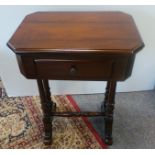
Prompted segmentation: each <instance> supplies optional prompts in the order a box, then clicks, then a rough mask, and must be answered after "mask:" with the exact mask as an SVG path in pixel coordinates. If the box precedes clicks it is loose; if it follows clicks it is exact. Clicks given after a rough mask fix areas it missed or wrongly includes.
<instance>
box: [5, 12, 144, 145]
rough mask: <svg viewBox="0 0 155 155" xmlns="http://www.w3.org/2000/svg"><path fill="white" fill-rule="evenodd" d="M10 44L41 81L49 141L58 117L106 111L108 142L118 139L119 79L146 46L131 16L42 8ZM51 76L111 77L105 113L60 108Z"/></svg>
mask: <svg viewBox="0 0 155 155" xmlns="http://www.w3.org/2000/svg"><path fill="white" fill-rule="evenodd" d="M7 45H8V46H9V48H10V49H11V50H12V51H14V53H15V54H16V57H17V61H18V64H19V68H20V71H21V73H22V74H23V75H24V76H25V77H26V78H28V79H36V80H37V83H38V88H39V93H40V99H41V105H42V110H43V123H44V143H45V144H50V143H51V142H52V119H53V116H67V117H68V116H103V117H104V120H105V137H104V139H105V143H106V144H109V145H111V144H112V125H113V110H114V98H115V90H116V82H117V81H124V80H126V79H127V78H128V77H129V76H130V75H131V72H132V68H133V64H134V59H135V56H136V53H137V52H138V51H140V50H141V49H142V48H143V47H144V43H143V41H142V39H141V37H140V35H139V32H138V30H137V28H136V25H135V23H134V20H133V18H132V17H131V16H130V15H128V14H126V13H122V12H36V13H33V14H30V15H27V16H26V17H25V18H24V20H23V22H22V23H21V24H20V26H19V27H18V29H17V30H16V32H15V33H14V34H13V36H12V37H11V39H10V40H9V42H8V43H7ZM49 79H51V80H54V79H55V80H90V81H107V87H106V92H105V98H104V101H103V103H102V105H101V112H80V113H79V112H56V104H55V103H54V102H53V101H52V100H51V94H50V88H49V84H48V80H49ZM92 111H93V109H92Z"/></svg>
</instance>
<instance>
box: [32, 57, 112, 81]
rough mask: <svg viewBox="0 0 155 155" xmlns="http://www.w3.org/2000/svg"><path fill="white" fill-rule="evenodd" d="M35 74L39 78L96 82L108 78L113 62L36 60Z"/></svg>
mask: <svg viewBox="0 0 155 155" xmlns="http://www.w3.org/2000/svg"><path fill="white" fill-rule="evenodd" d="M34 62H35V65H36V73H37V75H38V77H39V78H48V79H49V78H51V79H64V80H65V79H71V80H72V79H73V80H74V79H79V80H80V79H81V80H95V79H96V80H97V79H106V78H110V77H111V75H112V69H113V60H104V61H92V60H56V59H36V60H34Z"/></svg>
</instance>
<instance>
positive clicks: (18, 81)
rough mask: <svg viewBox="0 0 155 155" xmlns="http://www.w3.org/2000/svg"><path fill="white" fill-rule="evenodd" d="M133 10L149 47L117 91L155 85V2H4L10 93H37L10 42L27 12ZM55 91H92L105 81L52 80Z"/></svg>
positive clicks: (2, 66) (0, 51)
mask: <svg viewBox="0 0 155 155" xmlns="http://www.w3.org/2000/svg"><path fill="white" fill-rule="evenodd" d="M105 10H115V11H116V10H119V11H123V12H126V13H129V14H131V15H132V16H133V17H134V19H135V22H136V24H137V27H138V28H139V31H140V33H141V36H142V38H143V41H144V43H145V45H146V46H145V48H144V49H143V50H142V51H141V52H139V53H138V55H137V56H136V60H135V64H134V68H133V73H132V76H131V77H130V78H129V79H128V80H126V81H125V82H119V83H118V86H117V91H121V92H122V91H123V92H128V91H140V90H151V89H153V88H154V85H155V6H0V19H1V23H0V76H1V78H2V80H3V82H4V85H5V88H6V90H7V93H8V95H9V96H19V95H20V96H22V95H36V94H38V90H37V85H36V82H35V81H34V80H27V79H25V77H23V76H22V75H21V74H20V72H19V69H18V65H17V62H16V58H15V55H14V54H13V52H12V51H11V50H10V49H9V48H8V47H7V46H6V43H7V41H8V40H9V38H10V37H11V35H12V34H13V32H14V31H15V30H16V28H17V26H18V25H19V24H20V22H21V21H22V19H23V18H24V16H26V15H27V14H29V13H32V12H35V11H105ZM50 84H51V89H52V92H53V94H84V93H86V94H90V93H102V92H104V88H105V82H83V81H77V82H75V81H74V82H73V81H51V83H50Z"/></svg>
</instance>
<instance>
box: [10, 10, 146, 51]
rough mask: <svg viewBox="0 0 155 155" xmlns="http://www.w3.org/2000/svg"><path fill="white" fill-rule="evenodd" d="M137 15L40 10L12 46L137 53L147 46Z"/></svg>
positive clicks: (29, 17)
mask: <svg viewBox="0 0 155 155" xmlns="http://www.w3.org/2000/svg"><path fill="white" fill-rule="evenodd" d="M143 45H144V44H143V41H142V39H141V37H140V35H139V32H138V30H137V28H136V25H135V23H134V20H133V18H132V17H131V16H130V15H128V14H125V13H122V12H36V13H33V14H30V15H27V16H26V17H25V19H24V20H23V21H22V23H21V25H20V26H19V27H18V29H17V30H16V32H15V33H14V34H13V36H12V38H11V39H10V40H9V42H8V46H9V47H10V48H11V49H12V50H13V51H14V52H15V53H25V52H26V53H35V52H37V53H39V52H63V53H67V52H69V53H71V52H96V53H97V52H99V53H105V52H111V53H116V52H117V53H125V54H126V53H128V54H129V53H133V52H135V51H137V50H138V49H139V48H141V47H143Z"/></svg>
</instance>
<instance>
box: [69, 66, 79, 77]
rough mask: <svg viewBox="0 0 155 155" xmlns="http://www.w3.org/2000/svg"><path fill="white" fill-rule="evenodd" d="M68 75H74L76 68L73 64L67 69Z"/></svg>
mask: <svg viewBox="0 0 155 155" xmlns="http://www.w3.org/2000/svg"><path fill="white" fill-rule="evenodd" d="M69 73H70V75H76V73H77V68H76V67H75V66H71V68H70V70H69Z"/></svg>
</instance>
